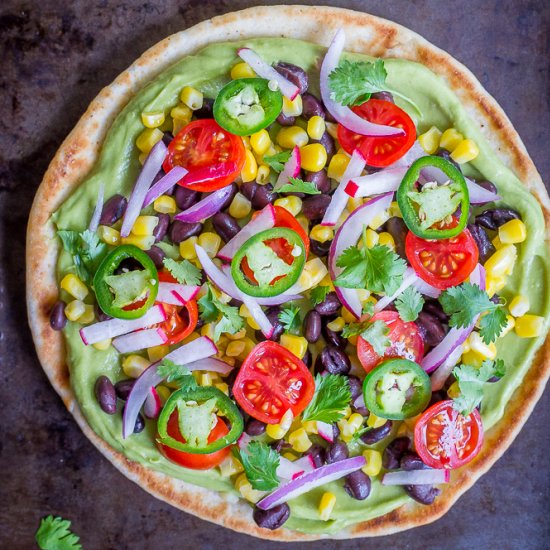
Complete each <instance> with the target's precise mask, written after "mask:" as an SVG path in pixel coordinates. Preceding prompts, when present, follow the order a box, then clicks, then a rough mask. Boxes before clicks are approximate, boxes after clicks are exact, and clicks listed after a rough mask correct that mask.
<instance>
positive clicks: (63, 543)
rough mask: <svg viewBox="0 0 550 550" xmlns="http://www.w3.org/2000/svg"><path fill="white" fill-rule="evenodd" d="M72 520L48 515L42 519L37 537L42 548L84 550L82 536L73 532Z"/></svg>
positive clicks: (47, 549) (46, 549)
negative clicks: (81, 542)
mask: <svg viewBox="0 0 550 550" xmlns="http://www.w3.org/2000/svg"><path fill="white" fill-rule="evenodd" d="M70 528H71V522H70V521H69V520H67V519H63V518H60V517H55V518H54V517H53V516H47V517H45V518H43V519H42V520H41V521H40V526H39V527H38V531H36V535H35V539H36V543H37V544H38V547H39V548H40V549H41V550H82V545H81V544H80V537H79V536H78V535H75V534H74V533H73V532H71V529H70Z"/></svg>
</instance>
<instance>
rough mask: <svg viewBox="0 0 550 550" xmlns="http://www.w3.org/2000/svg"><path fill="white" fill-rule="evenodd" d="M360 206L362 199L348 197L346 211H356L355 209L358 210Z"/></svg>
mask: <svg viewBox="0 0 550 550" xmlns="http://www.w3.org/2000/svg"><path fill="white" fill-rule="evenodd" d="M362 205H363V199H362V198H360V197H350V198H349V199H348V202H347V205H346V209H347V210H349V211H350V212H353V211H354V210H356V209H357V208H359V207H360V206H362Z"/></svg>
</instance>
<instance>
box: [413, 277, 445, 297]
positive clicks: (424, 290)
mask: <svg viewBox="0 0 550 550" xmlns="http://www.w3.org/2000/svg"><path fill="white" fill-rule="evenodd" d="M412 286H413V287H414V288H416V290H418V292H420V294H424V295H425V296H429V297H430V298H439V295H440V294H441V290H440V289H439V288H435V287H433V286H432V285H429V284H428V283H427V282H426V281H423V280H422V279H421V278H420V277H417V278H416V279H415V280H414V281H413V284H412Z"/></svg>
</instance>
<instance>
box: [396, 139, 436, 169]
mask: <svg viewBox="0 0 550 550" xmlns="http://www.w3.org/2000/svg"><path fill="white" fill-rule="evenodd" d="M427 154H428V153H426V151H424V149H422V145H420V143H418V140H417V141H415V142H414V143H413V145H412V147H411V148H410V149H409V150H408V151H407V152H406V153H405V155H404V156H402V157H401V158H400V159H397V160H396V161H395V162H394V163H392V164H390V166H389V168H398V167H406V168H407V169H408V168H410V166H411V164H412V163H413V162H414V161H415V160H418V159H419V158H421V157H425V156H427Z"/></svg>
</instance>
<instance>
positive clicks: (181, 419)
mask: <svg viewBox="0 0 550 550" xmlns="http://www.w3.org/2000/svg"><path fill="white" fill-rule="evenodd" d="M174 411H177V414H178V426H179V429H180V433H181V436H182V439H183V440H184V441H185V443H182V441H178V440H177V439H174V438H173V437H171V436H170V435H168V421H169V420H170V416H171V415H172V413H173V412H174ZM217 416H223V417H225V418H226V419H227V421H228V422H229V423H230V424H231V429H230V430H229V432H228V433H227V434H226V435H224V436H222V437H220V438H219V439H216V440H215V441H212V442H211V443H209V442H208V436H209V435H210V432H211V431H212V429H213V428H214V426H215V425H216V423H217V422H218V419H217V418H216V417H217ZM243 429H244V422H243V417H242V416H241V413H240V412H239V409H237V406H236V405H235V403H233V401H231V399H229V397H227V396H226V395H225V394H224V393H223V392H222V391H220V390H219V389H218V388H214V387H212V386H203V387H198V388H195V389H186V388H182V389H180V390H177V391H175V392H174V393H173V394H172V395H171V396H170V397H169V398H168V401H166V403H165V405H164V407H163V408H162V412H161V413H160V416H159V420H158V426H157V430H158V435H159V443H161V444H162V445H166V446H167V447H171V448H172V449H177V450H178V451H184V452H186V453H193V454H210V453H213V452H215V451H219V450H220V449H223V448H224V447H227V446H228V445H231V444H232V443H235V441H237V439H238V438H239V436H240V435H241V434H242V433H243Z"/></svg>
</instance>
